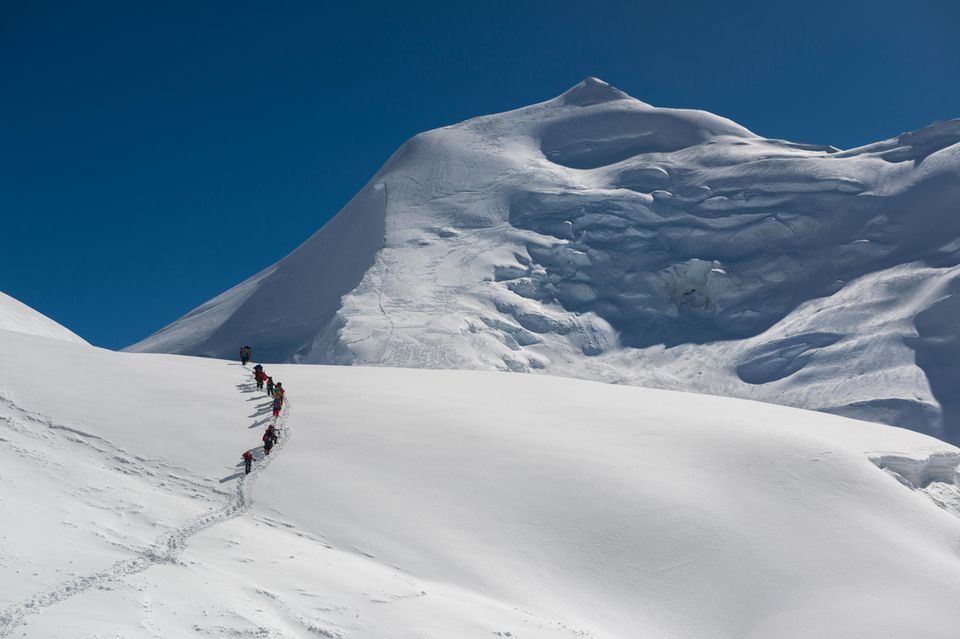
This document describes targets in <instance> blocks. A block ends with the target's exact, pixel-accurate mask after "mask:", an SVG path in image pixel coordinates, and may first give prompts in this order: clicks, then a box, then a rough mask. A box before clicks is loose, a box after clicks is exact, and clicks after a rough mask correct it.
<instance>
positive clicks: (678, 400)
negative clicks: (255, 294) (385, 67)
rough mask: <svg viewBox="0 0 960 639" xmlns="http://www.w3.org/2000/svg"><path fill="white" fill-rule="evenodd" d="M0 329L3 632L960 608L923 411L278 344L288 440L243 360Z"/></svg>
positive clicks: (156, 632)
mask: <svg viewBox="0 0 960 639" xmlns="http://www.w3.org/2000/svg"><path fill="white" fill-rule="evenodd" d="M0 352H2V353H3V354H4V362H5V363H8V364H9V365H8V366H7V367H6V368H12V369H14V370H16V371H17V375H15V376H7V377H3V378H0V494H2V496H3V498H2V499H0V539H2V543H0V637H24V638H26V639H41V638H54V637H58V638H62V637H70V638H76V639H86V638H91V639H92V638H94V637H107V636H109V637H124V638H125V639H140V638H141V637H143V638H148V637H149V638H152V637H187V636H198V637H224V638H226V637H251V636H256V637H315V636H320V637H357V638H377V639H394V638H395V639H404V638H410V639H412V638H414V637H457V638H461V637H462V638H471V639H472V638H478V639H489V638H490V637H501V638H502V637H523V638H527V639H571V638H573V637H589V638H592V639H622V638H624V637H669V638H677V639H680V638H682V639H748V638H753V639H769V638H772V637H775V638H777V639H809V638H810V637H843V638H845V639H846V638H850V639H868V638H869V639H874V638H876V637H910V638H911V639H944V638H945V637H954V636H956V631H957V628H958V627H960V607H958V606H957V605H956V602H957V601H958V599H960V555H958V548H960V517H958V516H960V485H958V481H957V467H958V463H960V450H958V449H957V448H955V447H953V446H951V445H948V444H946V443H943V442H939V441H936V440H934V439H932V438H930V437H927V436H925V435H922V434H919V433H914V432H910V431H906V430H902V429H898V428H891V427H886V426H880V425H877V424H869V423H865V422H857V421H853V420H849V419H845V418H842V417H837V416H835V415H825V414H819V413H813V412H809V411H801V410H796V409H793V408H788V407H783V406H775V405H771V404H762V403H757V402H749V401H743V400H737V399H729V398H723V397H711V396H698V395H691V394H684V393H676V392H668V391H661V390H649V389H643V388H631V387H624V386H617V385H613V384H598V383H593V382H587V381H582V380H573V379H559V378H554V377H549V376H533V375H506V374H497V373H492V372H477V371H430V370H402V369H388V368H371V367H353V368H344V367H327V366H304V365H300V366H285V365H267V367H266V368H267V370H268V372H269V373H270V374H271V375H272V376H273V377H274V378H275V379H277V380H282V382H283V385H284V387H285V388H286V389H287V393H288V398H289V403H288V407H287V411H286V412H285V413H284V414H283V415H282V417H281V425H282V427H283V430H284V434H283V435H282V437H281V444H280V446H279V448H278V449H274V453H273V454H271V455H270V457H269V459H264V458H263V457H262V451H261V450H259V449H257V448H254V447H255V446H257V445H258V444H259V442H260V434H261V433H262V431H263V428H264V424H265V422H267V421H269V419H270V416H269V401H268V398H267V397H266V396H265V395H264V394H263V393H259V392H257V391H256V390H255V389H254V388H253V383H252V380H251V378H250V372H249V371H248V370H244V369H243V368H241V367H240V365H239V362H232V361H231V362H224V361H218V360H212V359H201V358H191V357H179V356H170V355H144V354H128V353H113V352H110V351H105V350H101V349H94V348H88V347H83V346H80V345H74V344H65V343H63V342H56V341H53V340H49V339H43V338H39V337H34V336H29V335H19V334H15V333H9V332H0ZM105 388H106V389H110V392H109V393H108V394H107V395H106V396H105V395H104V389H105ZM105 402H106V403H107V404H106V405H105ZM105 407H106V408H108V410H105ZM250 448H254V451H255V453H256V455H257V457H259V458H260V459H259V460H258V461H257V462H256V463H255V464H254V472H253V474H252V475H250V476H249V477H246V478H244V476H243V474H242V471H241V469H240V467H239V466H240V464H239V462H240V455H241V453H242V452H243V451H245V450H247V449H250Z"/></svg>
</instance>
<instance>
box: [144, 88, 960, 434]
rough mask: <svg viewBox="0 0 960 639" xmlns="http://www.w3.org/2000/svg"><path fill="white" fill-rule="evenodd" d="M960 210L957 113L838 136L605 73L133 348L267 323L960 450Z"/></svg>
mask: <svg viewBox="0 0 960 639" xmlns="http://www.w3.org/2000/svg"><path fill="white" fill-rule="evenodd" d="M358 202H371V203H373V202H375V205H374V204H364V205H363V206H359V205H358ZM358 209H362V210H364V211H367V213H364V214H363V215H358V213H357V211H358ZM958 210H960V121H950V122H940V123H935V124H932V125H930V126H928V127H925V128H923V129H920V130H918V131H915V132H911V133H904V134H902V135H899V136H897V137H895V138H891V139H890V140H886V141H882V142H877V143H875V144H871V145H867V146H864V147H860V148H858V149H851V150H848V151H840V150H838V149H835V148H833V147H828V146H816V145H807V144H798V143H793V142H787V141H783V140H774V139H766V138H763V137H760V136H757V135H755V134H753V133H751V132H750V131H748V130H746V129H744V128H743V127H741V126H739V125H737V124H735V123H734V122H731V121H730V120H727V119H725V118H722V117H719V116H716V115H713V114H710V113H706V112H702V111H693V110H683V109H663V108H655V107H652V106H650V105H647V104H644V103H642V102H639V101H637V100H634V99H633V98H630V97H629V96H627V95H626V94H624V93H623V92H621V91H619V90H617V89H615V88H613V87H610V86H609V85H607V84H605V83H603V82H601V81H599V80H596V79H592V78H591V79H587V80H585V81H584V82H583V83H581V84H580V85H577V86H576V87H574V88H573V89H571V90H570V91H568V92H567V93H565V94H563V95H561V96H559V97H557V98H555V99H553V100H550V101H547V102H544V103H541V104H537V105H533V106H530V107H525V108H522V109H518V110H515V111H510V112H507V113H503V114H499V115H493V116H487V117H480V118H475V119H472V120H468V121H466V122H463V123H461V124H457V125H454V126H450V127H446V128H443V129H438V130H435V131H431V132H428V133H424V134H421V135H418V136H416V137H414V138H413V139H411V140H410V141H408V142H407V143H406V144H404V145H403V147H401V148H400V149H399V150H398V151H397V153H396V154H395V155H394V156H393V157H392V158H391V160H390V161H389V162H388V163H387V164H386V165H385V166H384V167H383V168H382V169H381V170H380V171H379V172H378V173H377V175H376V176H374V178H373V179H372V180H371V182H370V183H369V184H368V185H367V186H366V187H365V188H364V190H363V191H361V193H360V195H358V196H357V199H356V200H355V201H354V202H351V204H350V205H349V206H348V207H347V208H346V209H345V210H344V211H343V212H342V213H341V214H340V215H339V216H338V217H337V218H335V220H334V221H333V222H331V223H330V224H329V225H328V226H327V227H325V228H324V229H321V230H320V231H319V232H318V233H317V235H316V236H314V238H312V239H311V240H309V241H308V242H307V244H305V245H304V247H307V246H312V245H314V244H317V245H318V246H319V244H320V243H324V246H328V245H329V248H325V249H324V250H323V251H314V250H306V249H305V248H304V247H302V248H301V249H299V250H298V252H297V253H294V254H293V255H291V256H290V257H288V258H286V259H285V260H283V261H281V262H280V263H278V265H277V267H276V268H277V269H278V272H279V271H280V270H282V271H283V273H284V276H283V277H280V276H276V275H273V274H271V275H269V276H265V277H263V279H262V281H259V280H257V281H254V280H251V281H250V282H248V285H249V286H250V287H254V288H255V289H256V291H255V292H254V293H250V292H249V291H247V290H246V289H245V288H244V285H241V287H238V289H237V290H236V291H235V292H233V293H229V292H228V293H227V294H225V295H226V297H227V298H228V299H233V298H240V297H243V299H244V302H243V304H237V305H236V306H235V308H231V310H230V313H229V314H225V317H224V318H223V319H222V321H221V323H220V324H219V325H218V326H213V327H212V328H209V329H208V328H207V326H206V323H205V322H201V321H199V320H196V319H194V318H192V317H191V316H189V315H188V316H187V317H185V318H183V319H182V320H179V321H178V322H177V323H175V324H174V325H172V326H171V327H168V329H165V330H164V331H161V333H159V334H158V335H156V336H154V337H152V338H148V339H147V340H145V341H144V342H141V343H140V344H138V345H135V346H134V347H132V348H133V350H147V351H169V352H180V353H193V354H203V355H215V356H226V355H232V354H233V352H234V351H235V350H236V348H237V347H238V345H239V344H240V343H241V342H244V343H252V344H254V345H256V344H257V343H259V342H258V340H262V341H263V350H262V351H261V352H262V354H263V355H264V357H265V358H268V359H273V360H276V361H301V362H327V363H343V364H347V363H350V364H367V365H386V366H405V367H433V368H473V369H477V368H479V369H498V370H509V371H521V372H543V373H548V374H554V375H565V376H574V377H583V378H590V379H597V380H603V381H612V382H617V383H626V384H638V385H650V386H656V387H663V388H675V389H686V390H694V391H698V392H709V393H718V394H724V395H731V396H738V397H748V398H755V399H761V400H765V401H775V402H781V403H786V404H790V405H795V406H801V407H805V408H811V409H817V410H826V411H830V412H837V413H842V414H845V415H850V416H857V417H862V418H865V419H872V420H877V419H879V420H883V421H886V422H888V423H893V424H898V425H902V426H906V427H908V428H912V429H916V430H921V431H924V432H927V433H932V434H934V435H936V436H938V437H942V438H946V439H949V440H951V441H960V408H958V407H960V399H958V397H960V395H958V393H957V391H956V390H955V389H956V388H960V386H958V385H957V383H956V382H957V381H958V380H957V379H956V374H955V370H956V367H955V366H953V365H952V362H955V361H956V357H955V354H957V346H956V345H957V344H958V343H960V328H958V327H960V324H958V323H956V322H950V321H949V320H948V319H947V318H949V317H950V313H952V310H953V309H954V306H955V305H954V304H953V302H950V301H948V300H949V299H952V297H951V296H952V295H953V293H952V291H953V290H954V284H953V282H954V281H955V280H956V278H957V276H958V274H960V271H958V265H960V215H958V214H957V212H958ZM374 212H375V213H374ZM348 229H349V232H348V231H347V230H348ZM323 238H327V239H323ZM344 242H348V243H350V246H351V247H352V248H351V249H347V248H343V247H342V245H343V243H344ZM335 246H336V247H340V248H335ZM295 256H296V259H294V258H295ZM247 296H249V297H247ZM321 310H322V312H319V311H321ZM226 315H229V316H228V317H227V316H226ZM279 335H283V337H279ZM824 336H829V338H825V337H824ZM255 348H256V346H255Z"/></svg>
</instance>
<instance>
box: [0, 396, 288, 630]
mask: <svg viewBox="0 0 960 639" xmlns="http://www.w3.org/2000/svg"><path fill="white" fill-rule="evenodd" d="M289 404H290V402H289V400H287V399H284V402H283V410H282V411H281V414H280V417H279V418H278V420H277V428H278V429H283V432H284V437H283V438H282V439H281V440H280V441H279V442H277V444H276V445H275V446H274V452H273V454H271V455H265V456H264V457H263V459H261V460H258V463H257V466H256V467H255V469H254V470H252V471H251V472H250V474H249V475H241V476H240V478H239V479H238V481H237V487H236V491H235V493H234V496H233V499H232V500H231V501H230V502H228V503H227V504H224V505H223V506H221V507H220V508H216V509H214V510H211V511H208V512H206V513H203V514H201V515H199V516H197V517H194V518H193V519H191V520H189V521H188V522H186V523H185V524H183V525H182V526H179V527H177V528H174V529H172V530H168V531H167V532H165V533H164V534H162V535H160V537H158V538H157V539H156V540H155V541H154V542H153V543H152V544H151V545H150V546H149V547H148V548H147V549H145V550H144V551H143V552H142V553H141V554H140V556H138V557H134V558H131V559H124V560H121V561H118V562H116V563H114V564H113V565H112V566H110V567H109V568H107V569H106V570H102V571H100V572H97V573H94V574H92V575H86V576H81V577H75V578H73V579H69V580H67V581H64V582H62V583H60V584H59V585H57V586H55V587H53V588H51V589H50V590H47V591H45V592H41V593H37V594H35V595H33V596H32V597H30V598H29V599H26V600H25V601H21V602H20V603H15V604H13V605H11V606H9V607H7V608H6V609H5V610H2V611H0V637H8V636H9V635H10V634H11V633H12V632H13V631H14V629H16V628H17V627H18V626H20V625H21V624H22V623H23V622H24V620H25V619H26V618H27V617H28V616H30V615H33V614H36V613H38V612H41V611H42V610H44V609H45V608H49V607H50V606H53V605H54V604H57V603H60V602H61V601H64V600H66V599H69V598H70V597H73V596H74V595H78V594H80V593H82V592H85V591H87V590H89V589H91V588H98V589H102V590H106V589H110V588H111V587H113V586H116V585H118V584H119V583H120V582H122V581H123V579H124V578H126V577H129V576H131V575H136V574H138V573H141V572H144V571H145V570H147V569H148V568H150V567H152V566H155V565H159V564H173V563H176V562H177V559H178V557H179V556H180V553H181V552H183V550H184V549H185V548H186V547H187V543H188V542H189V540H190V538H191V537H193V536H195V535H197V534H199V533H201V532H203V531H204V530H206V529H207V528H210V527H212V526H215V525H217V524H220V523H223V522H225V521H229V520H230V519H233V518H234V517H237V516H239V515H241V514H243V513H244V512H246V511H247V510H249V509H250V505H251V504H252V500H251V498H250V488H251V487H252V486H253V483H254V482H255V481H256V477H257V475H258V474H259V473H260V472H261V470H262V469H263V468H265V467H267V466H268V465H269V464H270V463H271V460H273V459H274V458H275V457H276V452H277V450H278V449H279V448H281V447H282V446H283V445H284V444H285V443H286V442H287V440H288V439H289V438H290V430H289V428H288V427H287V426H286V424H287V420H288V418H289V415H290V408H289ZM48 425H49V424H48ZM51 427H53V426H51Z"/></svg>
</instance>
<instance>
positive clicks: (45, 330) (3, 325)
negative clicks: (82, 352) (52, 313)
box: [0, 292, 87, 344]
mask: <svg viewBox="0 0 960 639" xmlns="http://www.w3.org/2000/svg"><path fill="white" fill-rule="evenodd" d="M0 330H3V331H13V332H14V333H26V334H27V335H39V336H40V337H52V338H53V339H59V340H64V341H67V342H76V343H78V344H86V343H87V342H86V341H84V339H83V338H81V337H80V336H79V335H76V334H75V333H73V332H72V331H70V330H69V329H67V328H66V327H64V326H61V325H60V324H57V323H56V322H54V321H53V320H52V319H50V318H49V317H47V316H46V315H44V314H42V313H39V312H37V311H35V310H34V309H32V308H30V307H29V306H27V305H26V304H24V303H22V302H20V301H19V300H16V299H14V298H12V297H10V296H9V295H7V294H6V293H3V292H0Z"/></svg>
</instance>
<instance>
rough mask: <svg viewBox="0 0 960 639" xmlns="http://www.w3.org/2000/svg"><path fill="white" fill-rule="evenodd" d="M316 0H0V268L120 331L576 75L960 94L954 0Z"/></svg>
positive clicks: (750, 92)
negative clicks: (408, 142)
mask: <svg viewBox="0 0 960 639" xmlns="http://www.w3.org/2000/svg"><path fill="white" fill-rule="evenodd" d="M327 5H328V3H322V2H269V3H247V2H238V1H235V2H229V3H227V2H223V3H218V2H177V1H169V2H166V1H165V2H160V3H149V4H148V3H130V2H108V3H102V2H95V1H91V2H88V3H61V2H50V3H46V2H40V1H29V0H24V1H22V2H18V1H17V0H7V1H6V2H0V222H2V226H0V290H3V291H4V292H6V293H8V294H10V295H13V296H14V297H17V298H18V299H20V300H22V301H24V302H25V303H27V304H29V305H31V306H33V307H34V308H36V309H38V310H39V311H41V312H43V313H45V314H47V315H49V316H51V317H53V318H54V319H56V320H57V321H59V322H61V323H63V324H65V325H66V326H67V327H69V328H70V329H72V330H74V331H75V332H77V333H79V334H80V335H82V336H83V337H85V338H86V339H87V340H89V341H91V342H93V343H94V344H97V345H100V346H105V347H108V348H120V347H123V346H126V345H128V344H130V343H132V342H134V341H137V340H138V339H140V338H142V337H145V336H146V335H148V334H149V333H152V332H153V331H155V330H157V329H159V328H161V327H162V326H164V325H166V324H167V323H169V322H170V321H172V320H174V319H176V318H177V317H179V316H180V315H182V314H183V313H185V312H187V311H189V310H190V309H191V308H193V307H195V306H196V305H198V304H200V303H202V302H204V301H206V300H207V299H209V298H210V297H212V296H214V295H216V294H218V293H220V292H222V291H223V290H225V289H227V288H229V287H230V286H232V285H234V284H236V283H238V282H240V281H241V280H243V279H245V278H246V277H248V276H250V275H252V274H254V273H255V272H257V271H259V270H260V269H261V268H263V267H265V266H267V265H269V264H271V263H273V262H274V261H276V260H277V259H279V258H281V257H283V256H284V255H285V254H287V253H288V252H289V251H290V250H292V249H293V248H295V247H296V246H297V245H298V244H300V243H301V242H302V241H303V240H305V239H306V238H307V237H309V236H310V235H311V234H312V233H313V232H314V231H316V230H317V229H318V228H319V227H320V226H321V225H322V224H323V223H324V222H325V221H326V220H328V219H329V218H330V217H331V216H332V215H333V214H335V213H336V212H337V210H339V208H340V207H341V206H342V205H343V204H344V203H345V202H346V201H347V200H348V199H349V198H350V197H351V196H352V195H353V194H354V193H355V192H356V191H357V190H358V189H359V188H360V187H361V186H362V185H363V184H364V182H365V181H366V180H367V179H368V178H370V177H371V176H372V175H373V173H374V172H375V171H376V170H377V168H378V167H379V166H380V165H381V164H382V163H383V162H384V161H385V160H386V159H387V157H388V156H389V155H390V153H391V152H392V151H393V150H394V149H395V148H396V147H397V146H399V145H400V144H401V143H402V142H403V141H404V140H405V139H407V138H408V137H410V136H411V135H413V134H415V133H417V132H419V131H422V130H426V129H431V128H435V127H438V126H442V125H445V124H451V123H454V122H458V121H461V120H463V119H466V118H468V117H472V116H475V115H481V114H484V113H492V112H498V111H504V110H507V109H511V108H515V107H519V106H523V105H525V104H530V103H533V102H539V101H542V100H545V99H548V98H551V97H553V96H555V95H557V94H559V93H561V92H562V91H564V90H566V89H567V88H569V87H570V86H571V85H573V84H575V83H577V82H578V81H580V80H581V79H582V78H583V77H584V76H587V75H596V76H599V77H601V78H603V79H605V80H607V81H608V82H610V83H611V84H614V85H616V86H618V87H620V88H621V89H623V90H625V91H627V92H628V93H630V94H631V95H633V96H634V97H637V98H639V99H641V100H644V101H646V102H649V103H651V104H655V105H658V106H676V107H691V108H701V109H707V110H709V111H713V112H715V113H718V114H720V115H724V116H727V117H729V118H732V119H733V120H736V121H737V122H739V123H741V124H743V125H744V126H746V127H748V128H750V129H752V130H753V131H755V132H757V133H759V134H761V135H765V136H769V137H778V138H787V139H791V140H795V141H799V142H813V143H824V144H834V145H836V146H841V147H851V146H856V145H859V144H863V143H866V142H870V141H874V140H877V139H881V138H885V137H890V136H892V135H896V134H897V133H900V132H902V131H905V130H910V129H915V128H918V127H921V126H924V125H926V124H928V123H930V122H932V121H934V120H938V119H948V118H956V117H960V83H958V82H957V78H958V77H960V42H958V40H960V39H958V38H957V37H956V31H955V30H956V27H957V25H958V24H960V3H958V2H956V1H955V0H944V1H924V0H914V1H912V2H885V1H883V0H877V1H873V2H866V1H863V2H861V1H848V2H845V1H843V0H834V1H832V2H818V1H814V2H806V1H805V2H790V3H779V2H772V1H769V0H768V1H766V2H727V3H716V2H682V1H675V2H669V3H668V2H657V3H644V2H636V1H634V2H593V3H589V2H564V1H554V2H542V3H540V2H522V1H517V0H515V1H512V2H483V3H474V2H444V3H440V2H412V3H396V2H392V3H389V4H382V5H381V4H378V3H376V2H371V3H358V4H357V5H356V6H345V5H341V4H338V5H337V6H327ZM321 276H322V274H321Z"/></svg>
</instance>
